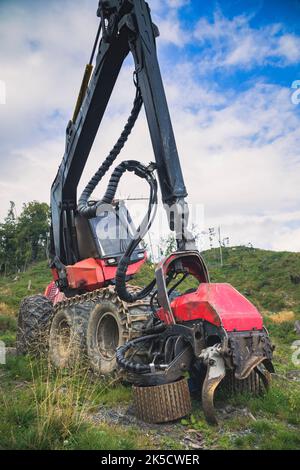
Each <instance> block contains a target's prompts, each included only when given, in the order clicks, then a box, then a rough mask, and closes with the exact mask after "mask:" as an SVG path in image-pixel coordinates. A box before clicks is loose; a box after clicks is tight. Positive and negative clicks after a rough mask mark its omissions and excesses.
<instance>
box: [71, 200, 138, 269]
mask: <svg viewBox="0 0 300 470" xmlns="http://www.w3.org/2000/svg"><path fill="white" fill-rule="evenodd" d="M105 209H106V208H105ZM75 225H76V231H77V242H78V251H79V257H80V261H81V260H84V259H87V258H96V259H97V258H100V259H105V260H107V264H108V265H110V266H117V265H118V262H119V260H120V259H121V257H122V255H123V254H124V253H125V251H126V249H127V247H128V245H129V243H130V241H131V240H132V239H133V237H134V234H135V233H136V229H135V227H134V224H133V222H132V219H131V217H130V214H129V212H128V209H127V207H126V206H125V203H124V201H117V202H116V203H115V204H114V205H111V206H109V207H108V208H107V210H104V211H103V212H102V213H101V214H100V215H98V216H97V217H94V218H91V219H86V218H85V217H82V216H80V215H79V214H78V215H77V216H76V219H75ZM144 257H145V249H144V248H143V247H142V246H141V245H139V246H138V247H137V248H136V250H134V252H133V254H132V256H131V263H136V262H137V261H141V260H142V259H143V258H144Z"/></svg>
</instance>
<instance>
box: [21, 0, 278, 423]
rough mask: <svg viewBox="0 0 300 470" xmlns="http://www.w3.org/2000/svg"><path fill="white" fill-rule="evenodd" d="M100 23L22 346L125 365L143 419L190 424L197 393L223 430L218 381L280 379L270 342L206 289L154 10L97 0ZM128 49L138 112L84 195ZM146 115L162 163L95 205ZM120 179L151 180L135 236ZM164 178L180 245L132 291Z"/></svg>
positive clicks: (253, 320)
mask: <svg viewBox="0 0 300 470" xmlns="http://www.w3.org/2000/svg"><path fill="white" fill-rule="evenodd" d="M97 15H98V16H99V18H100V20H99V29H98V31H97V35H96V39H95V43H94V47H93V51H92V56H91V59H90V62H89V64H88V65H87V66H86V70H85V74H84V78H83V81H82V86H81V89H80V93H79V97H78V101H77V104H76V108H75V111H74V116H73V119H72V120H71V121H70V122H69V124H68V126H67V130H66V147H65V154H64V157H63V160H62V163H61V165H60V167H59V170H58V173H57V176H56V178H55V180H54V183H53V185H52V189H51V213H52V224H51V248H50V253H51V269H52V274H53V282H52V283H51V284H50V285H49V286H48V287H47V288H46V291H45V295H44V296H41V295H39V296H33V297H28V298H27V299H24V301H23V302H22V304H21V308H20V314H19V328H18V337H17V345H18V349H19V351H20V352H23V353H26V352H28V351H30V350H33V348H34V345H36V343H37V339H38V338H39V337H40V335H41V333H42V334H44V335H45V336H46V337H47V350H48V351H49V355H50V358H51V361H52V362H53V363H54V365H55V366H57V367H67V366H71V365H72V362H73V361H75V358H76V357H78V353H79V354H80V355H83V354H85V355H86V357H87V358H88V361H89V364H90V366H91V367H92V368H93V369H94V371H96V372H97V373H98V374H99V375H106V374H109V373H111V372H113V371H114V370H115V369H116V368H117V367H119V368H120V369H123V370H124V371H125V377H126V380H127V381H129V382H130V383H132V384H133V390H134V401H135V409H136V413H137V415H138V416H139V417H140V418H142V419H144V420H146V421H152V422H162V421H168V420H174V419H177V418H179V417H182V416H184V415H186V414H188V413H189V411H190V392H191V391H194V392H196V393H198V394H199V397H200V395H201V394H202V407H203V411H204V414H205V417H206V419H207V420H208V421H209V422H210V423H216V414H215V410H214V403H213V401H214V392H215V390H216V388H217V387H218V385H219V384H220V383H221V382H222V384H221V388H222V387H223V386H224V388H225V385H226V388H227V389H228V388H230V390H231V391H239V392H242V391H246V392H252V393H255V394H257V393H262V392H263V390H264V389H266V388H268V385H269V377H270V373H271V372H273V366H272V362H271V361H272V351H273V347H272V345H271V342H270V339H269V336H268V332H267V331H266V329H265V328H264V326H263V320H262V316H261V314H260V313H259V312H258V310H257V309H256V308H255V307H254V306H253V305H252V304H251V303H250V302H249V301H248V300H247V299H246V298H245V297H243V295H241V294H240V293H239V292H238V291H237V290H235V289H234V288H233V287H232V286H231V285H230V284H226V283H211V282H210V280H209V274H208V271H207V268H206V265H205V263H204V260H203V258H202V256H201V254H200V253H199V252H198V251H197V249H196V244H195V240H194V238H193V236H192V234H191V233H190V232H189V231H188V228H187V225H188V207H187V203H186V200H185V198H186V196H187V191H186V188H185V184H184V180H183V176H182V171H181V167H180V161H179V156H178V152H177V147H176V143H175V138H174V134H173V129H172V124H171V120H170V115H169V111H168V105H167V101H166V96H165V92H164V87H163V83H162V78H161V73H160V69H159V64H158V59H157V53H156V38H157V37H158V36H159V31H158V28H157V27H156V26H155V25H154V24H153V23H152V20H151V15H150V9H149V6H148V4H147V3H146V2H145V1H144V0H100V1H99V6H98V12H97ZM129 52H131V54H132V56H133V59H134V73H133V77H134V80H133V89H134V90H135V98H134V103H133V108H132V111H131V114H130V116H129V118H128V121H127V123H126V125H125V127H124V129H123V131H122V133H121V136H120V137H119V139H118V141H117V143H116V144H115V146H114V147H113V149H112V150H111V152H110V153H109V155H108V156H107V158H106V159H105V160H104V162H103V163H102V164H101V166H100V167H99V169H98V171H97V172H96V173H95V174H94V176H93V177H92V178H91V180H90V181H89V183H88V184H87V186H86V187H85V189H84V191H83V192H82V194H81V196H80V198H79V199H78V200H77V186H78V183H79V180H80V178H81V175H82V173H83V170H84V167H85V164H86V161H87V159H88V156H89V154H90V150H91V147H92V145H93V142H94V139H95V136H96V133H97V131H98V128H99V125H100V123H101V121H102V118H103V115H104V113H105V110H106V107H107V105H108V102H109V99H110V96H111V93H112V91H113V88H114V85H115V83H116V80H117V77H118V75H119V72H120V69H121V67H122V64H123V62H124V60H125V58H126V57H127V55H128V54H129ZM95 56H96V57H95ZM94 59H95V60H94ZM142 106H144V109H145V113H146V118H147V122H148V126H149V131H150V136H151V141H152V146H153V152H154V157H155V162H153V163H150V164H148V165H144V164H142V163H141V162H139V161H136V160H126V161H123V162H122V163H120V164H118V165H117V166H116V167H115V169H114V170H113V172H112V174H111V177H110V179H109V183H108V186H107V189H106V192H105V194H104V196H103V197H102V199H100V200H96V201H95V200H92V199H91V196H92V194H93V192H94V190H95V189H96V187H97V186H98V184H99V183H100V181H101V179H102V178H103V177H104V175H105V174H106V173H107V172H108V170H109V169H110V167H111V166H112V165H113V163H114V161H115V160H116V158H117V156H118V155H119V153H120V152H121V150H122V148H123V146H124V145H125V143H126V140H127V139H128V137H129V134H130V132H131V130H132V129H133V127H134V124H135V122H136V120H137V117H138V115H139V112H140V110H141V108H142ZM191 164H192V163H191ZM126 172H131V173H134V175H135V176H136V177H137V178H140V179H143V180H145V182H146V183H148V185H149V205H148V208H147V213H146V214H145V217H144V219H143V221H142V222H141V224H140V226H139V227H138V229H135V228H134V225H133V222H132V220H131V218H130V215H129V212H128V210H127V209H126V206H125V202H124V201H120V200H117V199H116V198H115V195H116V191H117V188H118V185H119V182H120V180H121V178H122V177H123V175H124V174H125V173H126ZM156 175H157V176H158V180H159V184H160V191H161V196H162V201H163V203H164V206H165V207H166V208H167V215H168V221H169V228H170V230H171V231H172V232H174V233H175V235H176V243H177V250H176V251H175V252H174V253H172V254H171V255H170V256H168V257H167V259H165V260H163V261H162V262H161V263H160V264H159V266H158V267H157V269H156V271H155V276H153V277H154V279H153V281H152V282H151V283H150V284H149V285H147V286H145V287H144V288H138V287H134V286H132V285H130V284H128V281H130V279H132V277H133V276H134V275H135V274H136V273H137V272H138V271H139V270H140V268H141V267H142V265H143V264H144V263H145V262H146V252H145V249H144V248H143V244H142V239H143V237H144V236H145V235H146V233H147V231H148V230H149V228H150V226H151V224H152V222H153V219H154V216H155V212H156V208H157V202H158V199H157V191H158V185H157V181H156ZM124 234H125V235H124ZM187 277H193V278H195V279H196V281H197V285H198V287H196V288H195V289H189V290H188V291H185V292H182V289H181V293H178V292H177V290H178V289H179V285H180V283H181V282H182V281H184V280H185V279H186V278H187ZM175 289H176V291H175ZM175 292H177V293H176V294H175ZM223 379H224V380H223Z"/></svg>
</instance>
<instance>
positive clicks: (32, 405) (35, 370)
mask: <svg viewBox="0 0 300 470" xmlns="http://www.w3.org/2000/svg"><path fill="white" fill-rule="evenodd" d="M4 371H5V374H4V375H2V377H1V379H2V380H1V385H0V409H1V419H0V449H50V450H51V449H56V450H59V449H111V450H120V449H122V450H127V449H136V448H149V447H151V440H150V439H147V438H145V436H143V435H141V434H140V431H139V430H138V429H136V430H135V429H134V428H132V429H130V430H129V431H128V432H127V431H125V430H124V429H122V428H118V427H116V426H108V425H107V424H104V423H100V425H97V426H95V425H93V424H92V423H90V422H89V421H88V420H87V418H86V417H87V416H88V414H89V413H90V412H91V411H92V410H93V409H94V408H95V407H96V406H97V407H98V406H99V405H100V404H102V405H105V404H107V403H108V402H109V404H110V406H113V405H114V404H116V403H118V404H120V403H124V402H126V403H127V402H128V400H129V398H130V390H129V389H126V388H125V387H123V386H122V385H121V386H117V387H116V386H114V385H113V383H111V382H108V381H99V380H95V378H94V377H92V376H91V375H90V372H89V371H88V370H86V369H84V368H83V367H81V366H79V365H78V366H77V367H75V368H73V369H72V371H64V370H60V371H55V370H53V368H52V367H51V365H49V364H48V362H47V361H46V360H36V359H32V358H30V357H15V358H10V359H9V360H8V362H7V364H6V366H5V367H4ZM12 390H14V393H11V392H12Z"/></svg>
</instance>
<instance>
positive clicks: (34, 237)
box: [0, 201, 50, 272]
mask: <svg viewBox="0 0 300 470" xmlns="http://www.w3.org/2000/svg"><path fill="white" fill-rule="evenodd" d="M14 207H15V205H14V203H13V202H11V203H10V209H9V211H8V214H7V217H6V218H5V220H4V223H2V224H0V265H1V271H2V272H15V271H17V270H18V269H24V267H26V265H27V264H28V263H31V262H34V261H37V260H39V259H43V258H45V257H46V248H47V238H48V233H49V225H50V209H49V206H48V204H46V203H44V202H42V203H41V202H38V201H32V202H29V203H28V204H23V209H22V212H21V214H20V216H19V217H18V218H16V216H15V211H14Z"/></svg>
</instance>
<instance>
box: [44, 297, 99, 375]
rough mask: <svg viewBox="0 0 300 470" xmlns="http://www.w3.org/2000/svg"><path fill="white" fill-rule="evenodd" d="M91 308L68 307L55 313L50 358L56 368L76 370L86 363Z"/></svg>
mask: <svg viewBox="0 0 300 470" xmlns="http://www.w3.org/2000/svg"><path fill="white" fill-rule="evenodd" d="M90 308H91V307H90V305H85V306H81V308H80V309H79V307H75V306H74V307H66V308H63V309H59V310H58V311H57V312H56V313H55V315H54V317H53V320H52V324H51V328H50V335H49V358H50V361H51V363H52V364H53V365H54V366H55V367H57V368H66V367H73V368H74V367H76V366H78V365H79V364H81V363H83V362H84V358H85V350H86V342H85V339H86V326H87V315H88V314H89V310H90ZM79 310H80V311H79Z"/></svg>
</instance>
